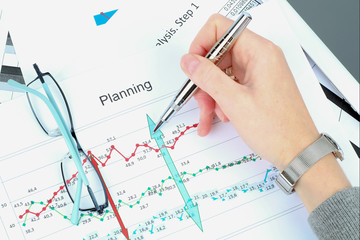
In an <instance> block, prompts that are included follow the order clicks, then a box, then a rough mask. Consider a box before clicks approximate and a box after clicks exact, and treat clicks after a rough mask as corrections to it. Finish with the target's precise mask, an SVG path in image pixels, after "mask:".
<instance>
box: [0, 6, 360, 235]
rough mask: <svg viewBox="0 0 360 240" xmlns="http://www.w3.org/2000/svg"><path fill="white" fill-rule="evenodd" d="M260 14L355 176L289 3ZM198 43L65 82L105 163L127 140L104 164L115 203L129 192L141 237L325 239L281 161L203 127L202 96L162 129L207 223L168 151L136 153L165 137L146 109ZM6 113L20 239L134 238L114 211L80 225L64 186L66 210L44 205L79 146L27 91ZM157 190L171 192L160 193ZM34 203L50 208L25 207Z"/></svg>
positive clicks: (263, 30) (4, 176) (126, 204)
mask: <svg viewBox="0 0 360 240" xmlns="http://www.w3.org/2000/svg"><path fill="white" fill-rule="evenodd" d="M275 13H276V14H275ZM251 14H252V16H253V21H252V22H251V23H250V25H249V28H250V29H252V30H253V31H255V32H257V33H259V34H261V35H263V36H264V37H267V38H269V39H271V40H272V41H274V42H275V43H276V44H278V45H279V46H280V47H281V48H282V49H283V50H284V52H285V56H286V59H287V60H288V62H289V66H290V68H291V70H292V72H293V74H294V76H295V79H296V81H297V84H298V85H299V88H300V90H301V92H302V94H303V97H304V100H305V102H306V103H307V106H308V108H309V111H310V113H311V115H312V117H313V118H314V121H315V122H316V125H317V127H318V128H319V130H327V131H328V132H329V133H330V134H331V135H332V136H333V137H334V138H335V139H337V140H338V141H339V144H340V145H341V146H342V147H343V148H344V151H345V153H346V154H347V156H349V157H348V159H347V160H346V161H345V162H347V164H348V165H347V166H345V165H343V166H344V170H345V171H346V173H347V174H348V176H349V177H350V178H351V180H352V182H354V178H356V177H357V179H358V173H357V172H356V169H358V163H357V161H356V159H355V158H353V159H352V158H351V156H352V155H353V153H352V152H351V151H352V149H350V148H347V147H346V146H344V145H343V143H344V141H343V140H342V139H341V138H338V137H339V136H338V130H337V129H336V128H337V126H336V124H333V121H332V120H331V119H332V117H331V114H330V115H328V114H329V112H328V111H327V108H326V107H324V106H326V103H325V105H324V102H326V99H325V97H324V95H323V93H322V92H321V89H320V87H319V88H318V87H316V86H315V85H316V84H317V82H316V78H315V76H314V74H313V73H312V71H311V68H310V67H309V65H308V64H307V60H306V58H305V56H304V54H303V52H302V50H301V48H300V46H299V45H298V44H297V43H296V40H295V38H294V36H293V34H292V33H291V30H290V28H289V27H288V25H287V24H286V21H285V20H284V17H283V16H282V14H281V12H280V10H279V7H278V6H277V5H276V3H269V4H265V5H263V6H261V7H258V8H257V9H256V10H254V11H252V12H251ZM267 15H271V16H272V17H271V18H269V17H268V16H267ZM188 47H189V45H188V43H185V42H181V41H174V42H172V43H169V44H168V45H167V47H166V48H155V49H150V50H148V51H146V52H142V53H139V54H137V55H132V56H130V57H128V58H126V59H123V61H116V62H114V63H113V65H111V66H107V67H104V68H97V69H93V70H92V71H88V72H86V73H83V74H79V75H77V76H74V77H73V78H71V79H68V80H64V81H62V82H61V87H62V88H63V90H64V92H65V94H66V97H67V99H68V101H69V104H70V109H71V111H72V115H73V120H74V124H75V128H76V132H77V135H78V138H79V141H80V143H81V144H82V146H83V148H84V149H86V150H90V151H91V152H92V153H93V154H94V156H96V157H97V158H99V159H100V161H101V162H103V163H105V161H106V159H107V156H109V154H110V152H109V151H110V150H109V149H111V146H112V145H113V146H114V147H115V148H116V149H117V151H119V152H116V151H113V152H112V154H111V155H110V157H109V160H108V161H107V162H106V164H105V166H104V167H101V168H100V170H101V173H102V175H103V177H104V181H105V182H106V184H107V185H108V186H109V191H110V193H111V195H112V197H113V199H114V201H115V203H116V204H119V200H122V201H123V202H122V203H121V204H120V206H121V207H120V208H119V213H120V215H121V218H122V219H123V221H124V224H125V226H126V227H127V228H128V229H129V233H130V237H131V239H184V238H189V239H260V238H263V237H266V238H269V239H289V236H291V238H292V239H316V237H315V236H314V234H313V233H312V231H311V229H310V227H309V226H308V224H307V221H306V219H307V216H308V213H307V212H306V209H305V208H304V206H303V204H302V203H301V201H300V199H299V198H298V196H297V195H296V194H293V195H290V196H287V195H285V194H284V193H282V192H281V191H280V190H279V189H278V188H277V187H276V186H275V185H274V179H275V176H276V175H277V171H276V170H275V169H274V168H273V166H272V165H271V164H269V163H268V162H267V161H266V160H260V159H259V158H258V157H257V156H254V155H252V150H251V149H249V148H248V147H247V146H246V145H245V144H244V143H243V141H242V140H241V139H240V138H239V137H238V135H237V133H236V131H235V130H234V129H233V127H232V126H231V125H230V124H229V123H227V124H223V123H220V122H218V121H215V122H214V125H213V129H212V131H211V133H210V135H209V136H207V137H205V138H200V137H198V136H197V134H196V129H195V128H194V127H192V126H193V124H195V123H197V121H198V114H199V113H198V109H197V106H196V103H195V101H193V100H192V101H190V102H189V103H188V104H187V105H186V106H185V107H184V108H183V109H182V110H181V112H179V113H178V114H177V115H176V116H175V117H174V118H173V119H172V121H170V122H169V123H168V124H167V125H166V126H164V128H163V129H162V131H163V133H164V135H165V138H164V142H165V144H166V145H167V146H168V147H169V153H170V155H171V157H172V159H173V160H174V162H175V165H176V167H177V170H178V171H179V172H180V173H182V174H184V179H185V180H184V182H185V186H186V188H187V190H188V192H189V194H190V196H191V197H192V199H193V200H194V201H196V202H197V204H198V207H199V211H200V217H201V221H202V226H203V231H201V230H200V229H199V228H198V227H197V226H196V225H195V223H194V222H193V221H192V220H191V219H190V218H189V217H188V216H187V214H186V213H185V212H184V211H183V209H184V202H183V200H182V198H181V196H180V194H179V191H178V189H177V188H174V187H173V186H174V182H172V180H171V179H169V176H170V173H169V170H168V168H167V166H166V164H165V162H164V159H163V158H162V156H161V155H158V153H156V152H155V151H154V150H151V151H150V150H149V149H150V148H148V147H144V146H142V147H138V149H137V151H136V153H135V155H134V156H133V157H131V156H132V153H134V150H135V149H136V144H140V145H143V144H149V145H150V146H151V147H154V148H156V144H155V142H154V140H152V141H149V140H150V135H149V129H148V126H147V120H146V114H148V115H149V116H150V117H151V118H153V120H154V121H156V120H157V119H158V118H159V117H160V115H161V114H162V111H163V110H164V108H165V107H166V106H167V104H168V103H169V101H170V100H171V99H172V97H173V95H174V94H175V92H176V91H177V90H178V89H179V87H180V86H181V85H182V83H183V81H184V80H185V79H186V77H185V75H184V74H183V73H182V72H181V70H180V67H179V61H180V57H181V56H182V55H183V54H184V53H186V52H187V49H188ZM147 81H148V82H150V84H151V90H150V88H148V89H147V90H148V91H147V90H143V91H140V92H138V93H136V94H130V95H129V96H128V97H124V98H123V99H120V100H117V101H115V100H114V99H113V102H111V101H110V100H107V101H105V100H103V102H101V100H100V98H101V96H106V95H107V94H110V95H111V96H114V94H117V93H118V92H119V91H121V90H124V89H127V88H131V87H132V86H133V84H134V85H135V86H136V85H137V84H140V83H145V82H147ZM309 88H310V89H309ZM314 96H316V97H314ZM103 99H105V98H103ZM314 99H316V100H317V101H315V102H314ZM0 115H1V116H6V117H2V118H0V133H1V138H0V146H2V147H1V149H0V203H1V204H4V205H2V206H3V207H0V216H1V219H0V220H1V221H0V233H2V232H4V231H5V232H6V234H7V236H9V237H8V238H9V239H64V238H69V239H125V238H124V236H123V235H122V234H121V233H119V224H118V223H117V221H116V219H115V218H114V216H113V214H111V213H107V214H106V215H105V217H104V216H95V217H94V216H88V215H86V216H84V217H82V218H81V222H80V224H79V226H73V225H71V223H70V222H69V221H68V220H67V219H65V218H64V216H68V217H69V216H70V214H71V209H72V204H71V202H70V200H69V198H68V196H67V194H66V193H64V192H60V193H59V194H57V195H56V198H55V199H56V201H54V202H53V205H50V206H55V209H56V211H55V210H52V209H50V208H49V207H48V208H46V209H45V210H44V212H41V211H42V208H43V207H44V205H43V204H44V203H45V204H46V201H47V200H48V199H50V198H51V197H52V196H54V193H55V192H56V191H57V190H59V188H60V187H61V186H62V184H63V183H62V180H61V176H60V175H61V174H60V160H61V158H62V157H63V156H64V154H65V153H66V152H67V151H68V150H67V148H66V145H65V144H64V140H63V139H62V138H60V137H59V138H50V137H48V136H47V135H46V134H44V133H43V132H42V130H41V129H40V127H39V126H38V125H37V122H36V120H35V119H34V118H33V116H32V113H31V110H30V108H29V107H28V105H27V100H26V98H19V99H16V100H14V101H12V102H9V103H7V104H4V105H2V106H1V108H0ZM187 126H188V127H189V129H187V128H186V127H187ZM173 144H175V145H173ZM171 146H173V149H172V148H171ZM120 153H121V154H123V156H125V158H129V157H131V158H130V160H129V161H125V160H124V157H123V156H122V155H121V154H120ZM239 161H240V164H238V163H239ZM223 166H225V167H223ZM348 167H352V168H348ZM354 171H355V173H353V172H354ZM148 189H150V190H148ZM154 189H156V190H159V189H164V192H163V194H162V195H161V196H160V195H159V194H156V193H155V194H149V191H150V192H151V191H153V190H154ZM143 193H144V196H142V195H143ZM31 201H34V202H33V203H32V202H31ZM41 201H42V202H43V204H41ZM64 203H67V206H65V207H63V206H62V205H61V204H64ZM27 209H28V210H29V211H30V210H31V212H34V213H35V214H36V213H39V212H41V214H39V217H37V216H36V215H34V214H32V213H28V214H27V215H26V214H25V215H22V214H24V213H26V210H27ZM109 210H110V211H112V210H111V208H109ZM3 216H6V217H3ZM19 216H23V217H22V218H20V217H19ZM25 216H27V217H25ZM25 218H26V219H25ZM102 218H103V220H101V219H102Z"/></svg>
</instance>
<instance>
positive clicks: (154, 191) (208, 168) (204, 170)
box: [19, 156, 275, 226]
mask: <svg viewBox="0 0 360 240" xmlns="http://www.w3.org/2000/svg"><path fill="white" fill-rule="evenodd" d="M91 157H93V156H91ZM258 159H260V157H259V156H244V157H243V158H241V159H239V160H236V161H234V162H232V163H230V164H227V165H222V166H219V167H215V166H212V167H211V166H205V167H204V168H201V169H199V170H198V171H197V172H194V173H189V172H181V173H180V175H181V179H182V180H184V178H185V177H186V176H191V177H196V176H198V175H199V174H205V173H208V172H211V171H216V172H217V171H221V170H225V169H227V168H231V167H235V166H238V165H240V164H244V163H247V162H251V161H252V162H255V161H256V160H258ZM271 171H275V170H272V169H267V171H266V175H265V177H266V176H267V175H268V173H269V172H271ZM170 180H172V181H173V180H174V179H173V178H172V177H171V176H169V177H167V178H164V179H162V180H161V187H160V190H157V189H153V188H151V187H147V188H146V190H145V191H143V192H142V193H141V194H138V195H139V196H140V197H139V198H138V199H135V200H134V202H135V203H133V204H131V203H130V202H126V201H124V200H122V199H119V200H118V201H117V202H118V205H117V209H118V210H119V208H120V204H123V205H125V206H127V207H129V208H133V207H135V206H136V205H139V204H141V200H142V199H143V198H144V197H145V196H146V194H147V193H149V192H150V193H151V194H150V195H149V196H152V195H153V194H157V195H159V196H162V195H163V192H164V184H165V183H166V182H168V181H170ZM264 182H265V181H264ZM61 189H64V188H61ZM241 191H243V192H244V193H246V192H247V190H246V189H241ZM213 200H217V199H213ZM35 205H41V206H44V207H42V210H43V209H44V208H45V207H46V208H47V207H48V204H45V203H44V202H34V201H32V202H31V205H30V206H29V207H28V209H27V210H26V211H25V213H24V214H23V215H21V217H20V216H19V218H23V217H24V223H23V226H26V221H27V217H28V214H34V215H36V216H39V215H40V214H41V213H42V212H38V213H34V212H30V209H31V208H32V207H33V206H35ZM50 209H51V210H53V211H55V212H56V213H58V214H59V215H61V216H62V217H63V218H64V219H65V220H68V221H70V218H69V217H68V216H66V215H65V214H63V213H61V212H59V211H57V210H56V209H55V208H54V207H50ZM28 210H29V211H28ZM107 213H113V212H112V211H109V210H106V212H105V215H104V216H102V217H98V216H96V215H94V214H92V213H88V214H84V213H82V214H81V216H80V219H79V223H80V222H81V218H83V217H85V216H90V217H94V218H97V219H99V220H100V221H102V220H103V218H104V217H105V216H106V214H107ZM101 219H102V220H101Z"/></svg>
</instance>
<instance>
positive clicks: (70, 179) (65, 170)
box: [61, 152, 107, 211]
mask: <svg viewBox="0 0 360 240" xmlns="http://www.w3.org/2000/svg"><path fill="white" fill-rule="evenodd" d="M81 159H82V160H83V161H82V163H83V169H84V172H85V174H86V177H87V178H88V180H89V186H90V187H91V190H92V192H93V194H94V196H93V197H95V199H96V201H95V202H94V199H92V196H90V194H89V191H88V189H87V188H82V192H81V200H80V210H82V211H87V210H92V211H95V210H96V208H97V206H95V204H96V203H97V204H98V205H99V206H101V207H100V208H101V209H103V208H104V207H106V206H107V199H106V193H105V191H104V187H103V185H102V182H101V180H100V177H99V175H98V173H97V171H96V169H95V168H94V167H93V165H92V164H91V162H90V160H89V158H87V157H86V156H85V154H84V153H83V152H81ZM61 171H62V174H63V179H64V181H65V185H66V188H67V192H68V194H69V196H70V197H71V198H72V200H73V199H75V194H76V189H77V184H78V182H79V181H78V175H77V168H76V166H75V163H74V161H73V160H72V159H71V156H70V155H67V156H66V157H65V158H64V159H63V160H62V164H61Z"/></svg>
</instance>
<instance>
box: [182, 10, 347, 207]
mask: <svg viewBox="0 0 360 240" xmlns="http://www.w3.org/2000/svg"><path fill="white" fill-rule="evenodd" d="M231 24H232V21H231V20H229V19H227V18H225V17H223V16H221V15H214V16H212V17H211V18H210V19H209V21H208V22H207V23H206V24H205V26H204V27H203V28H202V29H201V30H200V32H199V33H198V35H197V36H196V38H195V39H194V41H193V43H192V44H191V47H190V51H189V52H190V53H189V54H187V55H185V56H183V58H182V59H181V67H182V69H183V71H184V72H185V74H186V75H187V76H188V77H189V78H190V79H191V80H192V81H193V82H194V83H195V84H196V85H197V86H198V87H199V88H200V89H199V90H198V92H197V93H196V94H195V98H196V99H197V101H198V105H199V108H200V122H199V126H198V134H199V135H201V136H205V135H207V134H208V132H209V131H210V129H211V126H212V120H213V117H214V115H215V114H216V115H217V116H218V117H219V118H220V119H221V120H222V121H228V120H230V121H231V123H232V124H233V125H234V127H235V129H236V130H237V132H238V133H239V135H240V136H241V137H242V139H243V140H244V141H245V142H246V143H247V144H248V145H249V147H250V148H252V150H253V151H254V152H255V153H256V154H258V155H260V156H261V157H263V158H265V159H266V160H268V161H270V162H272V163H273V164H274V165H275V166H276V167H277V168H278V169H279V170H281V171H282V170H283V169H284V168H285V167H286V166H287V165H288V164H289V162H290V161H291V160H292V159H293V158H294V157H295V156H296V155H298V154H299V153H300V152H302V151H303V150H304V149H305V148H306V147H307V146H309V145H310V144H312V143H313V142H314V141H315V140H316V139H318V138H319V137H320V135H319V133H318V131H317V129H316V127H315V125H314V123H313V121H312V119H311V117H310V114H309V112H308V110H307V108H306V106H305V104H304V101H303V99H302V97H301V94H300V92H299V90H298V88H297V86H296V83H295V80H294V77H293V75H292V73H291V71H290V69H289V67H288V65H287V62H286V59H285V57H284V54H283V52H282V51H281V49H280V48H279V47H277V46H276V45H274V44H273V43H272V42H270V41H268V40H266V39H264V38H262V37H260V36H258V35H256V34H255V33H253V32H251V31H250V30H247V29H246V30H245V31H244V32H243V33H242V34H241V36H240V38H239V39H238V40H237V42H236V43H235V45H234V46H233V48H232V50H231V52H230V53H228V54H227V56H225V58H224V59H223V60H222V62H221V63H220V65H219V66H218V67H217V66H215V65H214V64H213V63H212V62H210V61H209V60H208V59H206V58H204V57H202V56H204V55H205V54H206V53H207V52H208V51H209V50H210V49H211V47H212V46H213V45H214V44H215V42H216V41H217V40H218V39H219V38H220V37H221V36H222V35H223V34H224V32H225V31H226V30H227V29H228V27H229V26H230V25H231ZM230 67H231V68H232V71H233V74H234V77H235V80H233V78H231V77H229V76H228V75H226V74H225V73H224V70H225V69H227V68H230ZM328 176H331V178H329V177H328ZM350 186H351V185H350V183H349V181H348V180H347V178H346V177H345V175H344V173H343V172H342V169H341V168H340V166H339V164H338V163H337V161H336V159H335V158H334V156H332V155H331V154H328V155H326V156H325V157H323V158H322V159H321V160H319V161H318V162H317V163H316V164H315V165H314V166H312V167H311V168H310V169H309V170H308V171H307V172H306V173H305V174H304V175H303V176H302V177H301V178H300V179H299V181H298V182H297V184H296V185H295V190H296V192H297V193H298V194H299V196H300V198H301V199H302V200H303V202H304V204H305V206H306V208H307V209H308V211H309V212H311V211H312V210H313V209H314V208H316V207H317V206H318V205H319V204H321V203H322V202H323V201H324V200H326V199H327V198H329V197H330V196H332V195H333V194H334V193H336V192H337V191H339V190H342V189H344V188H347V187H350Z"/></svg>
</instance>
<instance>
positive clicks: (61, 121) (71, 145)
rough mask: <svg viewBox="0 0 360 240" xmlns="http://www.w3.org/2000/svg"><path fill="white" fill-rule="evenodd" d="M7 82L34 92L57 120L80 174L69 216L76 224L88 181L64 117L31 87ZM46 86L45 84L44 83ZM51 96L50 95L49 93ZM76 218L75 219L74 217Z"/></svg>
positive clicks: (12, 81)
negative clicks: (83, 192) (83, 188)
mask: <svg viewBox="0 0 360 240" xmlns="http://www.w3.org/2000/svg"><path fill="white" fill-rule="evenodd" d="M8 84H9V85H10V86H12V87H15V88H18V89H20V90H22V91H25V92H29V93H31V94H34V95H35V96H37V97H39V98H40V99H41V100H42V101H43V102H44V103H45V104H46V105H47V106H48V108H49V110H50V111H51V113H52V115H53V117H54V118H55V121H56V122H57V124H58V126H59V128H60V131H61V133H62V135H63V137H64V139H65V142H66V145H67V146H68V148H69V151H70V154H71V155H72V156H74V158H73V159H74V163H75V165H76V168H77V170H78V173H79V175H80V178H79V179H78V181H79V184H78V185H80V187H79V188H80V189H79V188H77V190H76V194H75V200H74V207H73V212H72V216H71V222H72V223H73V224H77V220H76V219H78V216H79V206H80V197H81V186H82V182H84V184H85V185H86V186H88V185H89V181H88V179H87V177H86V175H85V172H84V169H83V168H82V166H81V160H80V155H79V152H78V151H76V147H75V143H74V140H73V139H72V138H71V137H70V136H71V135H70V132H69V131H68V129H66V127H65V121H64V119H63V118H62V116H61V114H59V112H58V111H56V109H55V107H54V106H53V104H51V102H50V101H49V99H47V98H46V97H45V96H44V95H43V94H41V93H40V92H38V91H36V90H34V89H32V88H29V87H27V86H25V85H23V84H20V83H18V82H16V81H14V80H12V79H10V80H9V81H8ZM45 85H46V84H45ZM46 87H47V85H46ZM44 89H45V91H50V90H49V88H47V90H46V88H44ZM51 96H52V95H51ZM75 218H76V219H75Z"/></svg>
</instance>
